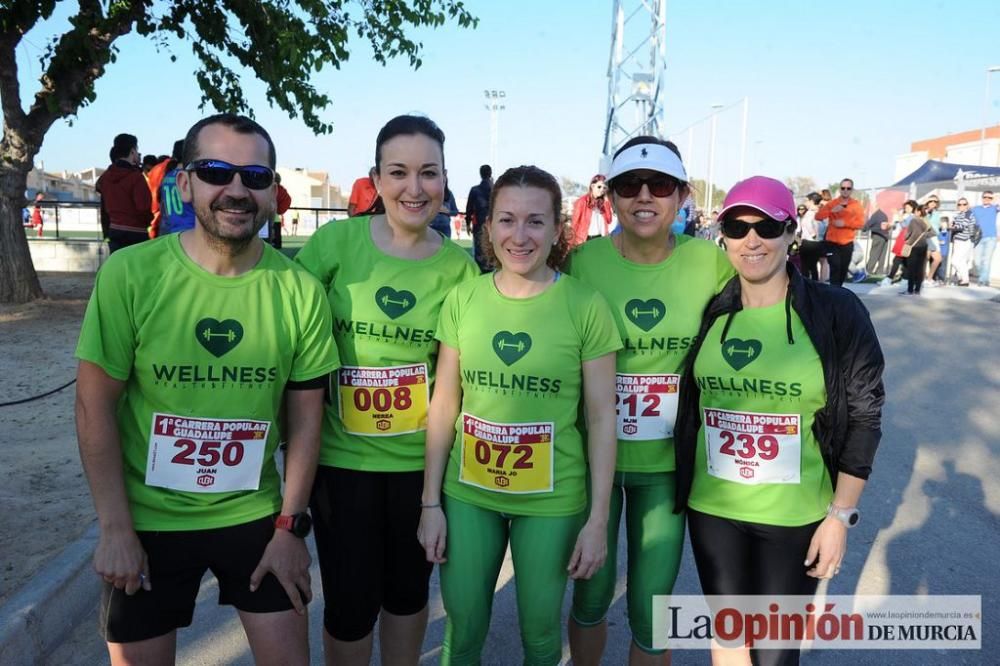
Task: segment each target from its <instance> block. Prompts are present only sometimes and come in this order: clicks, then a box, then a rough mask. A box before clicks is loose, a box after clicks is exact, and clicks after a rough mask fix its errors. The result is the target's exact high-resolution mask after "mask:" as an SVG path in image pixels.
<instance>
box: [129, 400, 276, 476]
mask: <svg viewBox="0 0 1000 666" xmlns="http://www.w3.org/2000/svg"><path fill="white" fill-rule="evenodd" d="M270 429H271V423H270V422H269V421H251V420H245V419H201V418H199V419H194V418H188V417H185V416H173V415H171V414H153V424H152V427H151V429H150V436H149V452H148V454H147V457H146V485H147V486H157V487H160V488H170V489H172V490H182V491H185V492H190V493H225V492H233V491H237V490H257V488H258V487H259V486H260V472H261V468H262V467H263V464H264V451H265V449H266V448H267V434H268V432H269V431H270Z"/></svg>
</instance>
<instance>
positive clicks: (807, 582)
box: [688, 509, 819, 665]
mask: <svg viewBox="0 0 1000 666" xmlns="http://www.w3.org/2000/svg"><path fill="white" fill-rule="evenodd" d="M818 526H819V522H815V523H810V524H808V525H802V526H801V527H778V526H775V525H763V524H760V523H746V522H743V521H739V520H729V519H726V518H718V517H716V516H710V515H708V514H706V513H700V512H698V511H694V510H692V509H688V530H689V531H690V533H691V548H692V549H693V550H694V560H695V563H696V564H697V565H698V578H699V580H700V581H701V589H702V592H704V593H705V594H706V595H806V596H812V595H814V594H816V586H817V585H818V584H819V579H818V578H813V577H811V576H808V575H806V569H807V568H808V567H806V566H805V565H804V564H803V563H804V562H805V559H806V553H807V552H808V550H809V542H810V541H811V540H812V536H813V534H814V533H815V532H816V528H817V527H818ZM750 658H751V659H752V660H753V663H754V664H768V665H778V664H781V665H784V664H798V663H799V651H798V650H751V651H750Z"/></svg>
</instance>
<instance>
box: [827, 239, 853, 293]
mask: <svg viewBox="0 0 1000 666" xmlns="http://www.w3.org/2000/svg"><path fill="white" fill-rule="evenodd" d="M853 254H854V243H853V242H851V243H846V244H844V245H841V244H839V243H831V242H830V241H827V242H826V260H827V261H828V262H829V263H830V284H832V285H835V286H837V287H842V286H844V280H846V279H847V269H848V268H850V267H851V256H852V255H853Z"/></svg>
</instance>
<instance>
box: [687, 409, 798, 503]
mask: <svg viewBox="0 0 1000 666" xmlns="http://www.w3.org/2000/svg"><path fill="white" fill-rule="evenodd" d="M703 416H704V421H703V423H704V424H705V452H706V454H707V456H708V473H709V474H711V475H712V476H714V477H717V478H720V479H725V480H726V481H733V482H735V483H742V484H745V485H758V484H764V483H799V478H800V469H801V466H802V465H801V462H802V429H801V418H800V416H799V415H798V414H759V413H754V412H732V411H728V410H723V409H711V408H705V409H704V412H703Z"/></svg>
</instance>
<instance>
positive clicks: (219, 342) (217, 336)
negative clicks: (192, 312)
mask: <svg viewBox="0 0 1000 666" xmlns="http://www.w3.org/2000/svg"><path fill="white" fill-rule="evenodd" d="M195 337H196V338H197V339H198V342H200V343H201V346H202V347H204V348H205V349H207V350H208V351H209V353H211V354H212V356H215V357H216V358H221V357H222V356H224V355H225V354H228V353H229V352H230V351H232V350H233V349H235V348H236V345H238V344H240V340H242V339H243V325H242V324H240V322H238V321H236V320H235V319H224V320H222V321H219V320H218V319H213V318H212V317H205V318H204V319H202V320H201V321H199V322H198V324H197V326H195Z"/></svg>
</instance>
